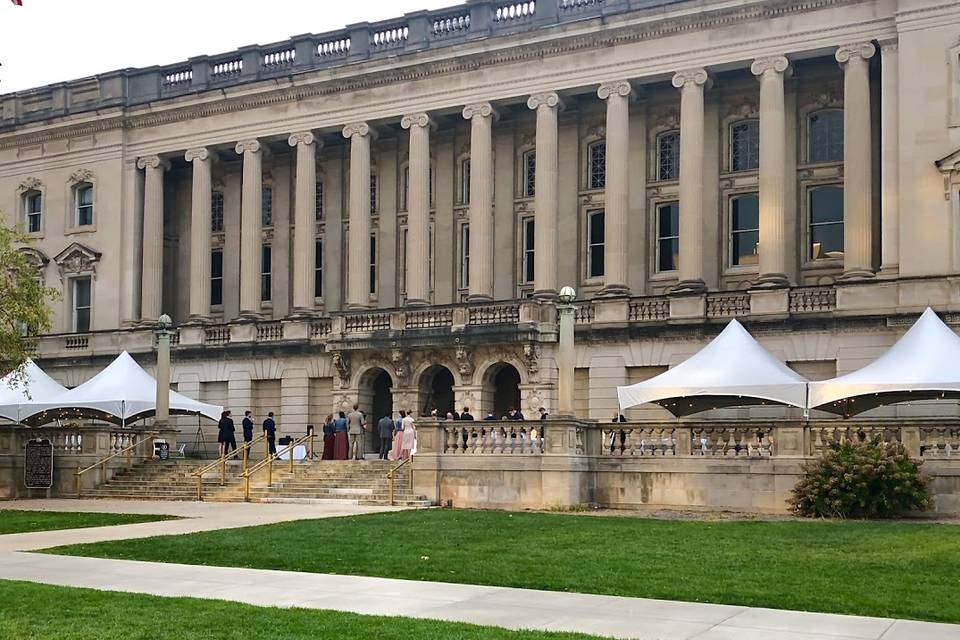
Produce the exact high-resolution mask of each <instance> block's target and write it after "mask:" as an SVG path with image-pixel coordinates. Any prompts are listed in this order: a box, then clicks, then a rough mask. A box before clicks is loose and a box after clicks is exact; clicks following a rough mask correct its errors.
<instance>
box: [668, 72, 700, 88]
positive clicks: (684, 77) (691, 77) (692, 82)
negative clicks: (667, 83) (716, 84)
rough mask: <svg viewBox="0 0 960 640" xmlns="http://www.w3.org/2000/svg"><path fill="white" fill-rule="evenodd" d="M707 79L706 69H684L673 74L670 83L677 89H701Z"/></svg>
mask: <svg viewBox="0 0 960 640" xmlns="http://www.w3.org/2000/svg"><path fill="white" fill-rule="evenodd" d="M709 77H710V76H708V75H707V70H706V69H685V70H684V71H678V72H677V73H675V74H674V76H673V80H672V81H671V82H672V84H673V86H674V87H676V88H677V89H685V88H694V87H702V86H704V85H705V84H707V79H708V78H709Z"/></svg>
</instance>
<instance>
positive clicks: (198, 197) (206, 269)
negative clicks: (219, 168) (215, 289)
mask: <svg viewBox="0 0 960 640" xmlns="http://www.w3.org/2000/svg"><path fill="white" fill-rule="evenodd" d="M184 158H185V159H186V161H187V162H190V163H191V164H192V165H193V185H192V195H191V200H190V318H191V319H192V320H204V319H206V318H207V317H208V316H209V312H210V207H211V199H212V197H213V192H212V190H211V189H212V183H211V173H210V171H211V165H212V163H213V157H212V155H211V153H210V150H209V149H206V148H204V147H200V148H197V149H188V150H187V153H186V154H185V155H184Z"/></svg>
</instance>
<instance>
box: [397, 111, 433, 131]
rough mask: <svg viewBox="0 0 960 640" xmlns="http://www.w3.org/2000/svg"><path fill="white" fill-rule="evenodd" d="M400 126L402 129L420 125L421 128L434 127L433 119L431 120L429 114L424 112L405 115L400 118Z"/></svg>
mask: <svg viewBox="0 0 960 640" xmlns="http://www.w3.org/2000/svg"><path fill="white" fill-rule="evenodd" d="M400 126H401V127H403V128H404V129H412V128H413V127H420V128H421V129H423V128H426V127H430V128H431V129H432V128H434V124H433V120H431V119H430V116H429V115H427V114H426V113H411V114H408V115H405V116H403V117H402V118H401V119H400Z"/></svg>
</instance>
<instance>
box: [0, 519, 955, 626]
mask: <svg viewBox="0 0 960 640" xmlns="http://www.w3.org/2000/svg"><path fill="white" fill-rule="evenodd" d="M40 503H41V501H38V502H37V503H33V504H28V505H25V504H24V503H6V504H4V505H3V506H4V507H5V508H26V507H31V506H38V505H39V504H40ZM54 504H55V506H56V508H57V510H63V511H70V510H79V508H80V507H83V510H85V511H106V510H108V509H109V510H110V511H114V510H117V511H124V512H128V513H130V512H139V513H145V512H154V513H174V512H176V514H177V515H188V514H189V515H190V517H192V518H193V519H192V520H188V521H173V522H162V523H149V524H138V525H122V526H117V527H104V528H101V529H88V530H73V531H70V532H63V531H60V532H46V533H36V534H17V535H11V536H0V579H10V580H26V581H32V582H42V583H46V584H56V585H63V586H71V587H89V588H95V589H107V590H113V591H127V592H136V593H147V594H153V595H159V596H191V597H197V598H216V599H222V600H228V601H234V602H243V603H247V604H253V605H261V606H297V607H304V608H314V609H335V610H339V611H349V612H354V613H361V614H376V615H388V616H389V615H399V616H408V617H416V618H434V619H444V620H454V621H461V622H471V623H475V624H482V625H494V626H501V627H508V628H514V629H520V628H525V629H543V630H552V631H580V632H584V633H591V634H596V635H604V636H611V637H617V638H636V639H640V640H687V639H696V640H733V639H737V640H761V639H762V640H769V639H771V638H773V639H782V640H915V639H917V638H923V639H924V640H960V625H945V624H932V623H922V622H909V621H901V620H886V619H881V618H866V617H857V616H839V615H828V614H818V613H802V612H792V611H777V610H771V609H757V608H751V607H739V606H727V605H711V604H697V603H686V602H670V601H662V600H648V599H642V598H619V597H613V596H597V595H584V594H574V593H557V592H545V591H533V590H527V589H509V588H504V587H481V586H471V585H460V584H443V583H433V582H416V581H407V580H390V579H384V578H367V577H357V576H340V575H323V574H309V573H295V572H287V571H264V570H257V569H238V568H226V567H201V566H188V565H178V564H158V563H148V562H135V561H128V560H101V559H94V558H75V557H66V556H49V555H44V554H34V553H24V552H23V551H24V550H29V549H38V548H42V547H43V546H48V545H51V544H61V543H64V542H79V541H92V540H112V539H118V538H124V537H135V536H136V537H142V535H158V534H162V533H183V532H186V531H187V530H190V531H201V530H209V529H214V528H223V527H224V526H244V525H247V524H255V523H256V524H260V523H267V522H277V521H281V520H291V519H299V518H317V517H332V516H335V515H346V514H349V513H370V512H375V511H383V510H385V509H382V508H376V507H369V508H364V507H352V506H350V507H330V506H323V507H312V506H311V507H309V508H304V507H303V505H270V504H261V505H207V504H196V503H179V504H177V503H172V504H162V503H146V505H144V504H142V503H128V502H123V503H107V502H89V501H86V502H79V503H71V502H70V501H55V503H54ZM44 506H47V507H49V506H50V505H49V504H45V505H44ZM188 523H189V524H190V525H192V526H187V525H188ZM174 527H187V528H186V529H178V528H174ZM148 531H149V532H148ZM131 534H133V535H131ZM14 539H16V540H14Z"/></svg>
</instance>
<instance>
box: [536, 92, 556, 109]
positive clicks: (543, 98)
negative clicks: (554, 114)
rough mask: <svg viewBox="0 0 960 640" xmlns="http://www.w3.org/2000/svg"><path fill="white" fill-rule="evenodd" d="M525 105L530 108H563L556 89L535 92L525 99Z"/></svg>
mask: <svg viewBox="0 0 960 640" xmlns="http://www.w3.org/2000/svg"><path fill="white" fill-rule="evenodd" d="M527 107H528V108H530V109H539V108H540V107H547V108H549V109H563V101H562V100H561V99H560V96H559V95H557V92H556V91H547V92H546V93H535V94H533V95H532V96H530V97H529V98H528V99H527Z"/></svg>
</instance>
